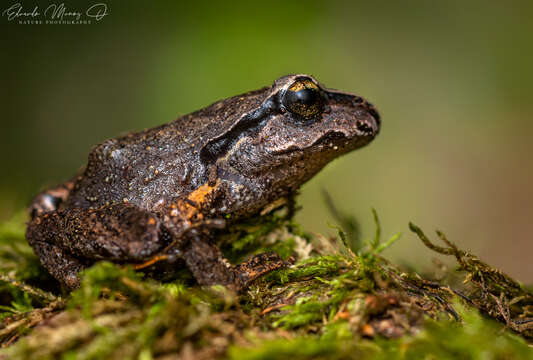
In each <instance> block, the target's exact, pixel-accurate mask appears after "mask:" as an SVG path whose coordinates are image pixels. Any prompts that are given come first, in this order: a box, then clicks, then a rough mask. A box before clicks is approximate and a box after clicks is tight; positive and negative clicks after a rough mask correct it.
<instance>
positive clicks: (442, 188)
mask: <svg viewBox="0 0 533 360" xmlns="http://www.w3.org/2000/svg"><path fill="white" fill-rule="evenodd" d="M21 3H22V4H23V6H24V7H25V8H29V9H31V8H32V7H33V6H34V5H35V4H41V6H42V5H43V4H44V5H46V4H47V3H37V2H35V1H33V2H32V1H29V0H24V1H21ZM48 3H50V2H48ZM3 4H5V5H2V6H4V8H6V7H7V6H9V5H10V3H9V1H8V2H4V3H3ZM88 4H91V2H69V1H68V0H67V1H65V5H66V6H67V7H68V8H73V9H74V8H77V7H82V8H83V7H86V6H87V5H88ZM107 5H108V11H109V15H108V16H107V17H105V18H104V19H103V20H102V21H100V22H97V23H93V24H91V25H17V24H14V23H9V22H8V21H7V19H6V17H5V16H2V20H1V24H2V35H3V36H2V38H3V41H2V50H1V55H0V59H1V65H2V69H3V71H2V78H3V81H2V84H3V86H1V87H0V95H1V98H2V103H3V104H2V108H3V110H4V111H3V114H2V130H1V132H2V141H1V142H0V147H1V151H2V152H1V154H2V171H1V172H2V176H1V181H0V199H1V200H0V204H1V205H0V217H1V218H7V217H9V216H10V215H11V214H13V213H14V212H16V211H19V210H20V209H21V208H22V207H23V206H25V205H26V204H27V203H28V202H29V200H30V199H31V196H32V195H34V194H35V193H36V192H37V191H38V190H39V189H41V188H43V187H44V186H46V185H51V184H54V183H56V182H59V181H61V180H63V179H66V178H68V177H69V176H70V175H72V174H73V172H74V171H75V170H76V169H78V168H79V167H80V166H81V165H83V164H84V162H85V160H86V157H87V153H88V150H89V149H90V147H91V146H92V145H94V144H96V143H98V142H101V141H103V140H104V139H106V138H109V137H114V136H116V135H118V134H120V133H123V132H125V131H129V130H134V129H142V128H146V127H152V126H154V125H157V124H161V123H163V122H168V121H171V120H173V119H175V118H176V117H177V116H178V115H180V114H185V113H188V112H190V111H193V110H196V109H198V108H201V107H203V106H205V105H208V104H210V103H211V102H213V101H216V100H218V99H221V98H225V97H228V96H232V95H235V94H238V93H241V92H246V91H248V90H251V89H256V88H259V87H262V86H264V85H269V84H271V83H272V81H273V80H274V79H275V78H277V77H278V76H280V75H284V74H288V73H295V72H297V73H310V74H313V75H315V76H316V77H317V78H318V79H319V81H321V82H322V83H323V84H325V85H326V86H328V87H331V88H338V89H342V90H346V91H351V92H356V93H358V94H361V95H363V96H365V97H366V98H368V99H370V100H371V101H372V102H373V103H375V104H376V106H377V107H378V109H379V110H380V112H381V114H382V116H383V128H382V132H381V134H380V135H379V137H378V138H377V139H376V140H375V141H374V142H373V143H372V144H371V145H370V146H368V147H367V148H364V149H361V150H359V151H356V152H354V153H351V154H349V155H347V156H345V157H343V158H341V159H339V160H337V161H335V162H334V163H332V164H331V165H329V166H328V167H327V168H326V169H325V170H324V171H323V172H321V173H320V174H319V175H318V176H317V177H315V178H314V179H313V180H312V181H311V182H309V183H308V184H306V185H305V186H304V187H303V189H302V191H301V193H302V195H301V197H300V204H301V205H303V207H304V209H303V211H301V213H300V214H299V220H300V221H301V223H302V224H303V225H304V227H305V228H306V229H309V230H312V231H318V232H322V233H333V231H334V230H332V229H331V228H329V227H328V223H333V220H332V218H331V216H330V214H329V213H328V212H327V210H326V207H325V205H324V202H323V200H322V196H321V189H322V188H324V189H327V190H328V191H329V192H330V194H331V196H332V197H333V199H335V200H336V202H337V204H338V206H339V207H340V208H342V209H343V210H345V211H347V212H350V213H352V214H354V215H356V216H357V218H358V219H359V220H360V221H361V224H362V230H363V234H365V235H366V236H367V237H370V236H371V234H372V233H373V231H374V228H373V225H372V216H371V212H370V208H371V207H374V208H376V209H377V211H378V213H379V214H380V216H381V220H382V225H383V228H384V233H385V234H386V235H391V234H393V233H395V232H397V231H402V232H403V233H404V236H403V237H402V239H401V240H400V241H399V242H398V243H397V244H396V245H395V246H394V247H393V248H391V249H390V250H388V253H387V256H388V257H392V258H395V259H396V260H398V259H400V261H404V262H410V263H415V264H417V265H418V266H424V265H427V264H429V262H430V259H431V258H432V257H433V254H431V253H430V252H429V251H428V250H426V249H424V248H423V247H422V245H420V243H419V241H418V240H417V239H416V238H415V236H414V235H413V234H411V233H409V231H408V229H407V223H408V221H409V220H413V221H414V222H416V223H417V224H419V225H420V226H422V227H423V228H424V229H425V230H426V231H427V232H430V231H431V230H433V229H435V228H439V229H441V230H443V231H445V233H446V234H447V235H448V237H449V238H450V239H451V240H453V241H455V242H456V243H458V244H459V245H460V246H461V247H463V248H467V249H471V250H472V251H474V252H475V253H477V254H479V255H480V256H481V257H482V258H483V259H485V260H487V261H489V262H490V263H492V264H494V265H497V266H499V267H501V268H502V269H503V270H505V271H506V272H508V273H510V274H512V275H514V276H517V277H518V278H519V279H521V280H523V281H525V282H530V283H531V282H533V266H531V265H530V264H531V263H532V259H533V255H532V253H533V237H532V233H533V221H532V217H533V187H532V186H531V183H532V180H533V162H532V160H531V157H532V155H533V141H532V137H531V132H532V130H533V124H532V123H533V121H532V120H533V101H532V100H533V95H532V94H533V21H532V20H531V19H533V2H527V1H524V2H518V1H513V2H501V1H500V2H496V1H441V2H437V1H407V2H403V1H401V2H400V1H398V2H397V1H350V2H339V1H268V2H261V3H259V2H251V1H232V2H217V3H214V2H213V3H212V2H205V1H197V2H187V3H180V2H159V1H158V2H156V1H154V2H148V1H128V2H119V1H112V2H111V1H108V2H107ZM2 10H3V9H2Z"/></svg>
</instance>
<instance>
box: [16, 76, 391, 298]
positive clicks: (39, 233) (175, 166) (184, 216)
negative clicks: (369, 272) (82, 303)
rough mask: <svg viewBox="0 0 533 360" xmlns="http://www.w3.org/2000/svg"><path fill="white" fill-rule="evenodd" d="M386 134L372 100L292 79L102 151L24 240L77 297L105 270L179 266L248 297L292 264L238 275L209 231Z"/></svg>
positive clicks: (45, 196)
mask: <svg viewBox="0 0 533 360" xmlns="http://www.w3.org/2000/svg"><path fill="white" fill-rule="evenodd" d="M379 128H380V118H379V115H378V113H377V111H376V109H375V108H374V106H372V105H371V104H370V103H369V102H367V101H366V100H365V99H363V98H361V97H359V96H357V95H352V94H347V93H343V92H339V91H334V90H328V89H325V88H324V87H322V86H321V85H320V84H319V83H318V82H317V81H316V80H315V79H314V78H312V77H311V76H308V75H289V76H284V77H282V78H279V79H278V80H276V81H275V82H274V84H273V85H272V86H270V87H265V88H262V89H260V90H256V91H251V92H248V93H246V94H242V95H239V96H235V97H231V98H229V99H225V100H222V101H219V102H216V103H214V104H212V105H210V106H208V107H206V108H204V109H202V110H199V111H196V112H194V113H192V114H189V115H185V116H182V117H180V118H178V119H177V120H175V121H174V122H172V123H169V124H166V125H161V126H159V127H156V128H153V129H149V130H145V131H141V132H135V133H130V134H128V135H126V136H123V137H119V138H116V139H111V140H107V141H105V142H104V143H102V144H100V145H98V146H96V147H94V148H93V149H92V151H91V152H90V154H89V160H88V163H87V165H86V167H85V168H84V170H83V171H82V172H80V174H79V175H78V176H75V177H74V178H73V179H72V180H71V181H68V182H66V183H64V184H62V185H59V186H57V187H54V188H52V189H49V190H47V191H45V192H43V193H41V194H39V195H38V196H37V197H36V198H35V199H34V201H33V203H32V206H31V208H30V210H31V216H32V219H31V221H30V223H29V225H28V229H27V233H26V237H27V239H28V241H29V243H30V245H31V246H32V247H33V249H34V250H35V252H36V253H37V255H38V256H39V259H40V261H41V263H42V264H43V265H44V267H45V268H46V269H48V271H49V272H50V273H51V274H52V275H53V276H54V277H55V278H57V279H58V280H59V281H60V282H61V283H63V284H64V285H66V286H67V287H69V288H75V287H77V286H78V285H79V278H78V275H77V274H78V272H79V271H80V270H82V269H84V268H86V267H88V266H90V265H91V264H93V263H94V262H96V261H98V260H109V261H112V262H116V263H121V264H133V265H134V266H135V267H136V268H144V267H148V266H151V265H152V264H154V263H157V262H160V261H167V262H168V261H170V262H172V261H175V260H178V259H179V260H181V261H184V263H185V264H186V266H187V267H188V268H189V269H190V271H191V272H192V274H193V275H194V277H195V278H196V280H197V281H198V282H199V283H200V284H216V283H218V284H227V285H232V286H234V287H235V288H237V289H242V288H244V287H246V286H247V285H248V284H249V283H250V282H251V281H253V280H254V279H256V278H257V277H259V276H261V275H262V274H264V273H266V272H268V271H271V270H273V269H276V268H279V267H281V266H284V264H285V263H284V262H283V261H282V260H281V259H280V258H279V257H278V256H277V255H276V254H261V255H257V256H254V257H252V258H251V259H249V260H248V261H246V262H244V263H242V264H239V265H235V266H233V265H231V264H229V262H228V261H227V260H226V259H225V258H224V256H223V255H222V253H221V252H220V250H219V249H218V247H217V246H216V245H214V242H213V231H214V230H213V229H214V228H219V229H220V228H221V227H224V226H225V224H227V223H228V222H236V221H239V220H242V219H244V218H248V217H251V216H254V215H256V214H258V213H259V212H261V210H262V209H264V208H265V207H268V206H269V205H270V204H272V203H274V202H279V200H280V199H283V198H286V197H288V196H289V195H290V194H291V193H293V192H294V191H295V190H296V189H297V188H298V187H299V186H300V185H302V184H303V183H304V182H306V181H307V180H309V179H310V178H311V177H312V176H313V175H314V174H316V173H317V172H318V171H319V170H320V169H322V167H324V166H325V165H326V164H327V163H328V162H330V161H331V160H333V159H335V158H337V157H339V156H340V155H342V154H345V153H347V152H349V151H351V150H354V149H356V148H359V147H361V146H364V145H366V144H368V143H369V142H370V141H371V140H372V139H374V137H375V136H376V135H377V133H378V132H379ZM224 219H226V220H224ZM218 231H220V230H218Z"/></svg>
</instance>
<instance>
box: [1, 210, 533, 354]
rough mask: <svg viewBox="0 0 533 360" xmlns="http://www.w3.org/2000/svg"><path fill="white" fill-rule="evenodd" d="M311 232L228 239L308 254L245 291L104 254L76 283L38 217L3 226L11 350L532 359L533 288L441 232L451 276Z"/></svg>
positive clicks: (272, 218)
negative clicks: (44, 246) (43, 256)
mask: <svg viewBox="0 0 533 360" xmlns="http://www.w3.org/2000/svg"><path fill="white" fill-rule="evenodd" d="M335 215H336V217H337V218H338V219H339V223H340V224H341V226H343V228H344V229H345V230H344V231H341V230H339V235H338V237H337V238H333V239H326V238H324V237H321V236H319V235H314V236H311V235H309V234H306V233H305V232H303V231H302V230H300V229H299V227H298V226H297V225H296V224H294V223H292V222H291V221H289V220H286V219H285V218H284V217H283V216H281V215H276V214H271V215H269V216H266V217H264V218H262V220H261V221H251V222H249V223H247V224H242V225H240V226H238V227H237V226H236V227H234V228H233V229H232V231H231V232H230V234H228V235H226V236H224V237H221V238H220V244H221V246H222V248H223V249H224V252H225V253H226V255H227V256H228V257H229V258H230V259H231V260H232V261H235V262H236V261H239V260H240V259H242V258H244V257H246V256H249V255H250V254H252V253H257V252H261V251H265V250H270V251H276V252H278V253H279V254H280V255H281V256H283V257H285V258H289V257H291V256H292V257H294V258H296V259H297V262H296V263H295V264H294V265H293V266H291V267H290V268H287V269H284V270H279V271H276V272H273V273H271V274H269V275H267V276H265V277H263V278H262V279H260V280H259V281H257V283H255V284H254V285H253V286H252V287H250V288H249V289H248V290H247V291H246V292H245V293H242V294H235V293H233V292H231V291H229V290H228V289H226V288H224V287H222V286H213V287H208V288H205V287H204V288H201V287H199V286H197V285H196V284H195V283H194V280H193V279H192V278H191V276H190V274H188V272H187V271H182V272H181V273H179V274H177V275H176V276H174V277H173V278H171V279H166V280H165V281H156V280H152V279H150V278H148V277H145V276H143V274H141V273H136V272H134V271H133V270H131V269H130V268H128V267H120V266H117V265H113V264H110V263H106V262H102V263H98V264H96V265H95V266H93V267H92V268H90V269H88V270H87V271H86V272H85V273H84V274H83V280H82V286H81V288H80V289H78V290H76V291H75V292H73V293H72V294H67V293H64V292H62V289H61V288H60V287H59V286H58V284H57V282H56V281H55V280H54V279H52V278H51V277H50V276H49V275H47V273H46V272H45V271H44V270H43V269H42V268H41V267H40V265H39V262H38V260H37V258H36V257H35V255H34V254H33V252H32V251H31V249H30V248H29V246H28V245H27V243H26V241H25V239H24V221H25V216H24V215H23V214H21V215H20V216H17V217H15V218H13V219H11V220H10V221H8V222H5V223H3V224H1V225H0V343H1V345H2V349H0V359H41V358H42V359H58V358H59V359H107V358H109V359H121V360H123V359H142V360H145V359H146V360H147V359H213V358H229V359H235V360H237V359H239V360H242V359H281V358H291V359H530V358H531V359H533V349H532V348H531V347H530V345H529V342H530V341H531V340H532V339H533V295H532V294H531V293H530V292H529V291H528V289H526V288H525V287H524V286H522V285H520V284H518V283H517V282H515V281H514V280H513V279H511V278H509V277H508V276H506V275H505V274H503V273H501V272H499V271H498V270H496V269H493V268H491V267H490V266H488V265H487V264H485V263H483V262H481V261H480V260H479V259H477V258H476V257H475V256H473V255H471V254H468V253H466V252H465V251H462V250H460V249H458V248H457V247H456V246H455V245H454V244H453V243H451V242H450V241H448V240H447V239H446V237H445V236H444V235H443V234H442V233H440V232H438V236H439V237H440V238H441V239H442V241H443V242H444V244H445V245H446V247H441V246H437V245H435V244H433V243H432V242H431V241H430V240H429V239H428V238H427V237H426V235H425V234H424V233H423V232H422V230H420V229H419V228H418V227H416V226H415V225H413V224H411V225H410V227H411V230H412V231H414V232H415V233H416V234H418V236H419V237H420V239H421V240H422V241H423V242H424V244H426V245H427V246H428V247H429V248H431V249H432V250H434V251H436V252H438V253H441V254H443V255H452V256H455V257H456V259H457V262H458V265H459V266H458V268H457V269H456V270H448V272H449V274H448V275H450V276H448V277H447V278H455V279H457V278H458V277H459V276H461V277H462V278H463V280H464V281H463V282H456V281H448V282H446V281H444V280H440V281H435V280H428V279H425V278H424V277H423V276H420V275H418V274H416V273H414V272H406V271H402V270H401V269H400V268H399V267H397V266H395V265H393V264H391V263H390V262H388V261H387V260H386V259H385V258H384V257H382V255H381V253H382V251H383V250H385V249H386V248H387V247H388V246H390V245H392V243H393V242H395V241H396V240H397V239H398V237H399V236H398V235H395V236H393V237H392V238H390V239H389V240H387V241H384V242H382V241H381V229H380V227H379V221H378V218H377V215H376V214H375V212H374V215H375V220H376V229H377V230H376V233H375V234H374V236H373V238H372V239H370V240H368V241H366V242H365V241H361V240H360V238H359V237H358V236H357V231H355V230H356V227H355V225H354V224H356V222H355V221H353V219H351V218H350V217H346V216H344V215H343V214H339V213H338V212H337V214H335Z"/></svg>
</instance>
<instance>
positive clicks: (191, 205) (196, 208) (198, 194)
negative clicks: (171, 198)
mask: <svg viewBox="0 0 533 360" xmlns="http://www.w3.org/2000/svg"><path fill="white" fill-rule="evenodd" d="M219 184H220V180H217V182H216V183H215V185H213V186H211V185H209V184H208V183H205V184H203V185H202V186H200V187H199V188H198V189H196V190H194V191H193V192H191V193H190V194H189V196H187V200H188V201H187V200H183V201H180V203H179V205H178V206H179V208H180V211H181V213H182V214H183V215H184V217H185V218H186V219H188V220H190V219H192V218H196V219H197V220H200V219H203V217H204V216H203V214H202V213H201V212H200V210H201V209H205V205H206V203H208V202H209V201H210V200H211V195H212V194H213V192H214V191H215V190H216V189H217V188H218V186H219Z"/></svg>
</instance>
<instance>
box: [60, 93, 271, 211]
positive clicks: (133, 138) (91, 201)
mask: <svg viewBox="0 0 533 360" xmlns="http://www.w3.org/2000/svg"><path fill="white" fill-rule="evenodd" d="M264 90H265V89H260V90H257V91H254V92H251V93H248V94H247V95H248V96H247V97H246V101H242V100H243V98H242V95H240V96H235V97H233V98H229V99H225V100H222V101H219V102H217V103H214V104H212V105H210V106H208V107H206V108H204V109H202V110H199V111H196V112H194V113H191V114H188V115H185V116H182V117H180V118H178V119H177V120H175V121H174V122H171V123H169V124H164V125H161V126H158V127H155V128H152V129H148V130H145V131H141V132H134V133H130V134H127V135H125V136H123V137H120V138H116V139H110V140H107V141H105V142H103V143H102V144H100V145H97V146H95V147H94V148H93V149H92V150H91V152H90V154H89V159H88V163H87V166H86V168H85V170H84V172H83V173H82V174H81V175H80V176H79V177H78V178H77V179H76V182H75V188H74V191H73V192H72V193H71V195H70V197H69V199H68V200H67V202H66V203H65V205H64V206H65V207H78V208H90V207H99V206H102V205H106V204H111V203H117V202H128V203H133V204H135V205H137V206H139V207H141V208H144V209H152V208H153V207H154V206H156V205H157V204H159V203H160V202H161V201H168V200H171V199H175V198H176V197H180V196H183V195H186V194H188V193H190V192H192V191H194V190H195V189H196V188H198V187H199V186H201V185H202V184H204V183H206V182H207V168H206V166H205V165H204V164H203V163H202V161H201V159H200V151H201V149H202V148H203V146H204V145H205V144H206V143H207V142H208V141H209V140H211V139H213V138H216V137H217V136H220V135H221V134H223V133H224V131H226V130H227V129H229V128H230V127H231V125H232V124H233V123H234V122H235V121H236V119H238V118H239V117H240V116H241V115H242V114H244V113H246V112H247V111H250V110H252V109H254V108H255V107H257V106H258V105H259V104H260V103H261V101H262V100H263V98H264Z"/></svg>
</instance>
